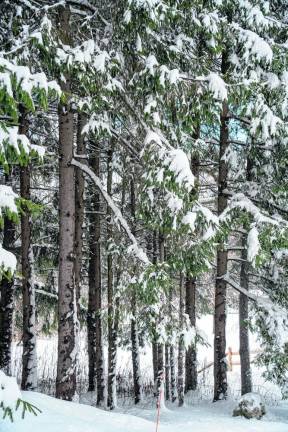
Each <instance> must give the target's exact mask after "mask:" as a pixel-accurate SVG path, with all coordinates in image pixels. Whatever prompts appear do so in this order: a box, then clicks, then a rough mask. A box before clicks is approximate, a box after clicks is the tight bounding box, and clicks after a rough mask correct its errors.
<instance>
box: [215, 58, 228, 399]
mask: <svg viewBox="0 0 288 432" xmlns="http://www.w3.org/2000/svg"><path fill="white" fill-rule="evenodd" d="M226 67H227V59H226V54H223V57H222V73H225V71H226ZM220 121H221V125H220V150H219V172H218V214H219V215H220V214H221V213H222V212H223V211H224V210H225V208H226V207H227V202H228V201H227V195H225V190H226V189H227V181H228V164H227V162H226V161H225V160H224V159H223V156H224V154H225V152H226V150H227V148H228V146H229V125H228V122H229V120H228V105H227V102H226V101H224V102H223V107H222V113H221V119H220ZM227 260H228V253H227V251H226V250H225V249H224V245H220V246H219V248H218V250H217V277H216V286H215V314H214V331H215V334H214V401H217V400H220V399H223V398H224V399H225V398H226V397H227V367H226V358H225V350H226V282H225V281H224V280H223V276H224V275H225V274H226V273H227V262H228V261H227Z"/></svg>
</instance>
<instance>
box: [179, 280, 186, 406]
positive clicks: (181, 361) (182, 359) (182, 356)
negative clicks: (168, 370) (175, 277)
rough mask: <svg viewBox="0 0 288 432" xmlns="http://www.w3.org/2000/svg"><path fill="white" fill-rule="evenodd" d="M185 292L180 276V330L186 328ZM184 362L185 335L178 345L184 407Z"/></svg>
mask: <svg viewBox="0 0 288 432" xmlns="http://www.w3.org/2000/svg"><path fill="white" fill-rule="evenodd" d="M184 306H185V304H184V292H183V276H182V275H181V276H180V284H179V328H180V329H183V328H184ZM184 361H185V345H184V335H183V333H181V334H180V338H179V345H178V405H179V407H181V406H183V405H184Z"/></svg>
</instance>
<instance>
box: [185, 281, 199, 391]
mask: <svg viewBox="0 0 288 432" xmlns="http://www.w3.org/2000/svg"><path fill="white" fill-rule="evenodd" d="M186 314H187V315H188V317H189V321H190V325H191V326H192V327H194V328H195V326H196V278H194V277H186ZM185 373H186V379H185V392H186V393H187V392H188V391H190V390H196V388H197V351H196V344H195V341H194V342H193V344H191V345H190V346H189V347H188V349H187V351H186V357H185Z"/></svg>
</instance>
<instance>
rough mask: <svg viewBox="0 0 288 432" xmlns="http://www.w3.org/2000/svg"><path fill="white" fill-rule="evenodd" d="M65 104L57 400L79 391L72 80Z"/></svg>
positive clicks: (62, 23) (66, 14) (63, 31)
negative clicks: (77, 374) (77, 380)
mask: <svg viewBox="0 0 288 432" xmlns="http://www.w3.org/2000/svg"><path fill="white" fill-rule="evenodd" d="M69 21H70V11H69V7H62V6H61V7H60V11H59V35H60V39H61V41H62V42H63V43H64V44H66V45H70V44H71V40H70V34H69V32H70V22H69ZM61 86H62V90H63V91H64V93H65V94H66V101H65V102H63V103H60V104H59V109H58V120H59V278H58V362H57V379H56V397H58V398H60V399H65V400H72V399H73V397H74V395H75V392H76V354H77V348H76V333H77V307H76V294H75V283H74V282H75V281H74V259H75V249H74V237H75V182H74V167H73V166H72V165H71V160H72V158H73V138H74V136H73V112H72V108H71V104H70V98H69V95H70V92H71V80H70V77H69V76H68V75H67V76H66V77H65V80H63V81H62V83H61Z"/></svg>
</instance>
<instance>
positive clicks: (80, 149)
mask: <svg viewBox="0 0 288 432" xmlns="http://www.w3.org/2000/svg"><path fill="white" fill-rule="evenodd" d="M86 122H87V119H86V116H85V114H83V113H79V114H78V121H77V154H78V155H83V156H84V155H85V136H84V134H83V133H82V130H83V128H84V126H85V124H86ZM84 189H85V179H84V175H83V171H82V170H81V169H77V168H76V172H75V263H74V272H75V292H76V301H77V311H78V316H79V314H80V297H81V282H82V281H81V279H82V278H81V276H82V274H81V272H82V258H83V251H82V249H83V222H84Z"/></svg>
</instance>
